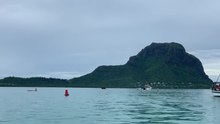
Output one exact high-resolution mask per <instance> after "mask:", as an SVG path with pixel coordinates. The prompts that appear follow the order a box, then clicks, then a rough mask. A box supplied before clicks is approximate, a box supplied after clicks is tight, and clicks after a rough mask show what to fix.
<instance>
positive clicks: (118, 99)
mask: <svg viewBox="0 0 220 124" xmlns="http://www.w3.org/2000/svg"><path fill="white" fill-rule="evenodd" d="M63 91H64V89H63V88H39V90H38V92H32V93H28V92H26V89H25V88H0V98H1V99H0V110H1V111H0V123H3V124H24V123H27V124H29V123H32V124H41V123H47V124H54V123H65V124H72V123H79V124H81V123H83V124H103V123H108V124H127V123H133V124H146V123H150V124H154V123H159V124H185V123H190V124H201V123H202V124H218V123H219V122H220V112H219V111H220V98H216V97H212V94H211V92H210V91H209V90H151V91H143V90H137V89H105V90H102V89H89V88H88V89H81V88H72V89H69V92H70V96H69V97H64V96H63ZM3 94H4V95H3Z"/></svg>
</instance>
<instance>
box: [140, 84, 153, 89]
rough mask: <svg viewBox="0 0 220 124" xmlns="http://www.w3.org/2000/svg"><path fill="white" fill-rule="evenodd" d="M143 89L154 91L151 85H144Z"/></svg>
mask: <svg viewBox="0 0 220 124" xmlns="http://www.w3.org/2000/svg"><path fill="white" fill-rule="evenodd" d="M142 89H143V90H151V89H152V87H151V86H150V85H147V84H146V85H144V86H143V87H142Z"/></svg>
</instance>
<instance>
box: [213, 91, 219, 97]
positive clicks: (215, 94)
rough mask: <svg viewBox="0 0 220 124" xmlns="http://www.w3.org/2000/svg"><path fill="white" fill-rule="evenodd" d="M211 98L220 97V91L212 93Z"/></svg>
mask: <svg viewBox="0 0 220 124" xmlns="http://www.w3.org/2000/svg"><path fill="white" fill-rule="evenodd" d="M212 94H213V96H215V97H220V91H212Z"/></svg>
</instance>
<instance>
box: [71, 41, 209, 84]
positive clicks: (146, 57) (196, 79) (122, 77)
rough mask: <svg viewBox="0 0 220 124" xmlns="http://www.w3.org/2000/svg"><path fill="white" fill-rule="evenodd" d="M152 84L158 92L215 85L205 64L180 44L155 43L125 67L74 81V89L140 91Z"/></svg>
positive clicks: (106, 69)
mask: <svg viewBox="0 0 220 124" xmlns="http://www.w3.org/2000/svg"><path fill="white" fill-rule="evenodd" d="M137 82H148V83H150V85H151V86H153V87H155V88H209V87H210V84H211V83H212V81H211V80H210V79H209V78H208V76H207V75H206V74H205V72H204V69H203V66H202V63H201V62H200V61H199V59H197V58H196V57H195V56H193V55H190V54H189V53H187V52H186V51H185V49H184V47H183V46H182V45H181V44H178V43H152V44H151V45H149V46H147V47H145V48H144V49H142V50H141V51H140V52H139V53H138V54H137V55H135V56H132V57H130V58H129V61H128V62H127V63H126V64H125V65H119V66H100V67H98V68H97V69H95V70H94V71H93V72H92V73H90V74H87V75H85V76H82V77H79V78H73V79H71V80H70V85H71V86H82V87H138V84H137Z"/></svg>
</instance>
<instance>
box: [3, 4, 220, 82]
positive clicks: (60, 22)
mask: <svg viewBox="0 0 220 124" xmlns="http://www.w3.org/2000/svg"><path fill="white" fill-rule="evenodd" d="M219 5H220V1H218V0H212V1H208V0H184V1H182V0H166V1H164V0H147V1H146V0H111V1H103V0H94V1H91V0H65V1H62V0H46V1H45V0H32V1H29V0H19V1H14V0H7V1H6V0H4V1H0V44H1V45H0V58H1V61H0V70H1V71H0V77H5V76H10V75H14V76H38V75H42V76H47V77H50V76H52V77H55V76H57V77H63V78H72V77H74V76H79V75H82V74H86V73H88V72H91V71H92V70H93V69H95V68H96V67H97V66H99V65H111V64H114V65H117V64H124V63H126V61H127V60H128V58H129V56H132V55H135V54H137V53H138V52H139V51H140V50H141V49H142V48H144V47H145V46H147V45H149V44H150V43H151V42H171V41H172V42H179V43H181V44H183V45H184V46H185V48H186V50H187V51H190V52H192V53H195V54H196V56H197V55H198V56H199V57H200V58H201V59H202V62H203V64H204V67H205V69H206V70H210V69H212V67H214V65H213V66H212V67H210V66H208V65H210V63H212V62H210V61H209V60H212V59H211V58H214V59H213V61H215V59H216V58H217V57H216V56H215V54H216V51H215V50H217V51H218V50H219V49H220V48H219V46H220V42H219V41H218V39H220V35H219V32H220V17H219V16H218V12H219V11H220V8H219ZM213 49H214V50H213ZM202 50H207V51H208V52H206V54H207V55H206V56H209V54H211V56H209V57H210V59H209V60H207V58H206V57H204V56H202V55H203V52H201V51H202ZM194 51H195V52H194ZM196 51H200V52H199V54H197V53H198V52H196ZM217 56H218V55H217ZM215 71H216V73H217V72H218V71H219V69H216V70H215ZM206 72H207V74H209V75H212V74H213V73H211V72H210V71H206ZM214 75H216V74H214Z"/></svg>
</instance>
